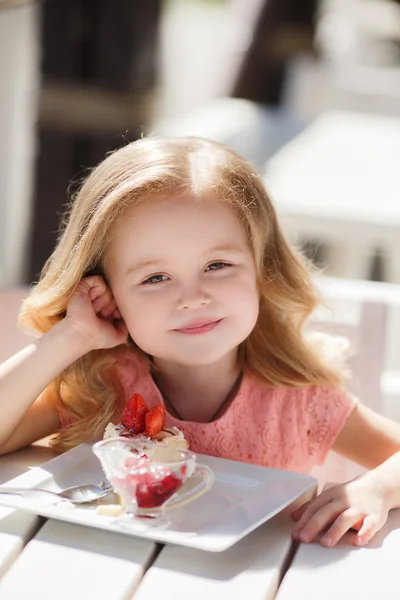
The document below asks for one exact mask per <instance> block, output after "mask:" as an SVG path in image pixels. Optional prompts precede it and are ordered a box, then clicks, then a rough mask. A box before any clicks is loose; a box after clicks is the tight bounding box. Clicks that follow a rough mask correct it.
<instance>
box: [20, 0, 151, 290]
mask: <svg viewBox="0 0 400 600" xmlns="http://www.w3.org/2000/svg"><path fill="white" fill-rule="evenodd" d="M160 4H161V0H146V1H145V2H141V1H140V0H112V2H110V1H109V0H68V1H63V0H48V1H47V2H44V3H43V7H42V12H41V15H42V17H41V18H42V24H41V30H42V40H41V41H42V43H41V45H42V73H41V76H42V83H41V97H40V110H39V121H38V158H37V166H36V173H35V193H34V210H33V215H34V217H33V223H32V234H31V252H30V254H29V264H28V273H27V279H28V281H29V282H31V281H34V280H36V279H37V277H38V274H39V273H40V270H41V268H42V266H43V264H44V262H45V260H46V258H47V257H48V256H49V254H50V253H51V251H52V249H53V247H54V244H55V241H56V238H57V234H58V230H59V224H60V216H61V213H62V211H63V208H64V205H65V203H66V202H67V201H68V197H67V187H68V184H69V183H70V182H71V181H72V180H73V179H74V178H75V177H76V176H77V174H78V176H79V173H82V171H84V170H85V169H87V168H88V167H91V166H93V165H95V164H97V163H98V162H100V161H101V160H102V159H103V158H104V156H105V154H106V152H108V151H110V150H114V149H115V148H117V147H119V146H121V145H123V144H124V143H125V141H126V139H128V140H129V141H132V140H134V139H136V138H138V137H140V135H141V133H142V132H143V130H144V128H145V126H146V124H147V122H148V119H149V117H150V113H151V108H152V99H153V94H154V88H155V84H156V63H157V35H158V21H159V15H160Z"/></svg>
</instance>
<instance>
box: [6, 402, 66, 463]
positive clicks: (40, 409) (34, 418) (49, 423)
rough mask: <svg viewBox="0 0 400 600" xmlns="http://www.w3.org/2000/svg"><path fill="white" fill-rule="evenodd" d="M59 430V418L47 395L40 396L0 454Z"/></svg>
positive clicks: (53, 403) (53, 404)
mask: <svg viewBox="0 0 400 600" xmlns="http://www.w3.org/2000/svg"><path fill="white" fill-rule="evenodd" d="M59 428H60V417H59V414H58V410H57V408H56V405H55V402H54V400H53V399H52V397H51V396H50V395H49V394H46V393H45V392H44V393H43V394H41V395H40V396H39V397H38V398H37V400H35V402H34V403H33V404H32V406H31V407H30V408H29V410H28V411H27V412H26V413H25V415H24V416H23V417H22V419H21V421H20V422H19V423H18V425H17V427H16V429H15V430H14V431H13V433H12V434H11V435H10V437H9V438H8V439H7V440H6V441H5V442H4V444H2V445H1V446H0V454H7V453H8V452H13V451H14V450H18V449H19V448H23V447H24V446H28V445H29V444H32V443H33V442H36V441H37V440H40V439H41V438H43V437H46V436H48V435H51V434H52V433H55V432H56V431H57V430H58V429H59Z"/></svg>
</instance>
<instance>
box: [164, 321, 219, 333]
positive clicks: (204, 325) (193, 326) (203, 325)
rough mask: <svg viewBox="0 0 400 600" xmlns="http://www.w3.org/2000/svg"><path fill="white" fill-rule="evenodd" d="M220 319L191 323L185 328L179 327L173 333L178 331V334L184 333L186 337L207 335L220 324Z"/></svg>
mask: <svg viewBox="0 0 400 600" xmlns="http://www.w3.org/2000/svg"><path fill="white" fill-rule="evenodd" d="M221 321H222V319H217V320H216V321H205V320H204V319H203V320H202V321H193V322H192V323H189V324H188V325H186V326H185V327H181V328H180V329H174V331H179V333H185V334H186V335H199V334H201V333H207V332H208V331H211V329H214V328H215V327H217V325H219V324H220V323H221Z"/></svg>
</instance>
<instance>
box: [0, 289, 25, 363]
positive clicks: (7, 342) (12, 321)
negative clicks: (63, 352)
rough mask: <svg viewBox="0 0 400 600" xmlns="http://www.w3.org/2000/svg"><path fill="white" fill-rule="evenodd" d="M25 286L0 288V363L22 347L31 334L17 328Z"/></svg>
mask: <svg viewBox="0 0 400 600" xmlns="http://www.w3.org/2000/svg"><path fill="white" fill-rule="evenodd" d="M28 292H29V290H28V289H27V288H23V287H21V288H6V289H2V288H0V363H2V362H3V361H5V360H6V359H7V358H9V357H10V356H12V355H13V354H15V353H16V352H18V351H19V350H21V349H22V348H24V346H26V345H27V344H29V342H31V341H32V339H33V338H32V336H30V335H28V334H27V333H24V332H22V331H20V330H19V329H18V326H17V316H18V312H19V308H20V305H21V302H22V300H23V299H24V298H26V296H27V295H28Z"/></svg>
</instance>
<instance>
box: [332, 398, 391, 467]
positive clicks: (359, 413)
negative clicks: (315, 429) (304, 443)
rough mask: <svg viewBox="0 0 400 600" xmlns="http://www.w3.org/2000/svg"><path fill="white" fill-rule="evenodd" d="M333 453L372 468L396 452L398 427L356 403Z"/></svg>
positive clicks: (389, 420)
mask: <svg viewBox="0 0 400 600" xmlns="http://www.w3.org/2000/svg"><path fill="white" fill-rule="evenodd" d="M333 450H335V451H336V452H339V453H340V454H343V455H344V456H346V457H347V458H349V459H350V460H353V461H355V462H357V463H359V464H361V465H363V466H365V467H367V468H374V467H376V466H378V465H379V464H381V463H382V462H383V461H384V460H386V459H387V458H389V456H391V455H392V454H394V453H395V452H398V451H399V450H400V424H399V423H396V422H395V421H392V420H391V419H388V418H387V417H384V416H383V415H380V414H378V413H376V412H374V411H373V410H371V409H369V408H367V407H366V406H364V405H363V404H361V403H357V404H356V405H355V406H354V408H353V410H352V412H351V414H350V416H349V417H348V419H347V421H346V423H345V425H344V426H343V429H342V430H341V432H340V434H339V435H338V437H337V439H336V442H335V444H334V446H333Z"/></svg>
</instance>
